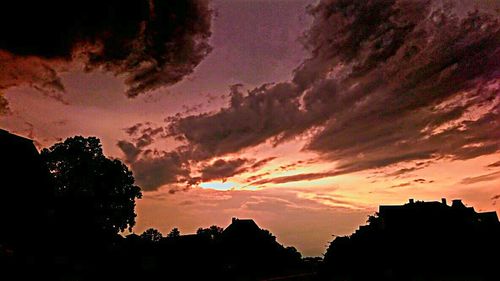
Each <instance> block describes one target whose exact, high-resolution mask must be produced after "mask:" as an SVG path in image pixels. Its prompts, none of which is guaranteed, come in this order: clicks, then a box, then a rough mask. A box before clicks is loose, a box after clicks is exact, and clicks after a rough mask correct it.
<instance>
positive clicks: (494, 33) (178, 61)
mask: <svg viewBox="0 0 500 281" xmlns="http://www.w3.org/2000/svg"><path fill="white" fill-rule="evenodd" d="M25 2H26V1H25ZM27 2H30V1H27ZM181 2H183V3H185V4H184V5H170V6H169V5H164V3H165V2H164V1H159V0H154V1H143V0H136V1H130V3H126V4H125V3H122V2H119V5H118V4H116V3H114V1H104V2H103V1H87V2H85V3H86V4H82V8H81V9H79V10H78V11H76V10H74V9H70V8H69V7H66V6H65V4H64V1H61V2H58V1H55V2H54V3H53V4H47V5H48V6H49V7H47V6H43V5H42V4H33V3H30V4H33V5H41V6H40V7H38V6H37V7H35V8H36V9H33V10H37V11H41V12H40V13H36V14H33V13H30V12H27V13H23V14H22V15H18V14H15V13H13V14H12V15H11V14H6V15H2V17H1V18H2V19H0V33H2V34H6V36H3V37H4V38H2V39H0V127H1V128H4V129H7V130H9V131H11V132H13V133H16V134H20V135H23V136H26V137H29V138H32V139H33V140H34V141H35V143H36V145H37V146H38V148H40V149H41V148H43V147H48V146H50V145H52V144H54V143H56V142H58V141H61V140H63V139H65V138H67V137H70V136H74V135H83V136H97V137H98V138H100V139H101V141H102V144H103V148H104V153H105V154H106V155H108V156H109V157H113V158H119V159H121V160H122V161H124V162H125V163H126V164H127V165H128V167H129V168H130V169H131V170H132V171H133V172H134V176H135V179H136V182H137V184H138V185H139V186H141V188H142V191H143V198H142V199H141V200H139V201H138V202H137V207H136V211H137V214H138V217H137V224H136V226H135V228H134V231H135V232H136V233H141V232H142V231H144V230H145V229H147V228H149V227H154V228H157V229H159V230H160V231H161V232H163V233H164V234H166V233H168V232H169V231H170V229H172V228H173V227H177V228H179V229H180V231H181V233H194V232H195V231H196V229H197V228H199V227H208V226H210V225H213V224H217V225H220V226H222V227H225V226H227V225H228V224H229V223H230V221H231V218H232V217H240V218H253V219H254V220H255V221H256V222H257V224H258V225H259V226H260V227H262V228H266V229H269V230H270V231H271V232H272V233H273V234H274V235H276V236H277V238H278V241H279V242H280V243H283V244H285V245H288V246H295V247H296V248H297V249H298V250H299V251H300V252H301V253H302V254H303V255H305V256H320V255H322V254H323V253H324V251H325V249H326V246H327V245H328V242H329V241H331V240H332V238H333V235H347V234H350V233H351V232H353V231H354V230H355V229H356V228H357V227H358V226H359V225H361V224H364V223H365V222H366V220H367V216H368V215H370V214H373V213H374V212H375V211H376V210H377V208H378V206H379V205H383V204H402V203H405V202H407V201H408V199H409V198H414V199H416V200H440V199H441V198H442V197H446V198H448V199H449V200H451V199H462V200H463V201H464V203H465V204H466V205H469V206H473V207H475V209H476V210H480V211H497V212H499V211H500V201H499V200H500V116H499V114H500V84H499V80H500V24H498V21H499V20H500V4H499V2H497V1H493V0H491V1H489V0H481V1H474V2H473V1H466V0H463V1H459V0H456V1H408V0H396V1H376V0H374V1H359V2H351V1H335V0H320V1H316V0H290V1H284V0H236V1H229V0H214V1H211V2H208V1H181ZM23 3H24V2H23V1H17V2H16V3H12V4H8V3H7V4H1V5H7V6H8V8H10V9H12V10H22V7H23V6H22V5H23ZM82 3H84V2H82ZM24 4H26V3H24ZM50 5H59V6H58V8H59V10H56V9H53V8H54V7H50ZM94 6H96V7H97V8H98V9H95V8H96V7H94ZM99 6H102V7H99ZM64 9H67V12H66V13H64V12H63V13H59V12H58V11H61V10H62V11H64ZM0 10H4V11H5V10H8V9H0ZM109 10H116V11H118V12H117V13H113V14H106V12H96V11H109ZM41 15H43V16H44V19H47V18H48V19H52V18H53V19H54V20H48V21H47V20H46V21H43V22H44V23H43V24H40V22H39V21H37V20H36V19H37V17H40V16H41ZM89 19H91V20H89ZM12 22H15V23H16V24H14V25H13V24H11V23H12ZM60 22H66V23H67V24H65V25H61V24H59V23H60ZM8 23H10V24H8ZM35 23H38V24H35ZM61 34H64V36H63V37H61V36H62V35H61ZM497 201H499V202H498V204H497Z"/></svg>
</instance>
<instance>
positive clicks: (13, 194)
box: [0, 130, 307, 280]
mask: <svg viewBox="0 0 500 281" xmlns="http://www.w3.org/2000/svg"><path fill="white" fill-rule="evenodd" d="M0 154H1V155H2V162H3V163H4V164H5V165H2V166H3V167H5V168H2V169H1V170H0V175H1V178H2V191H3V194H2V204H1V205H0V216H1V219H2V224H1V229H0V272H1V274H2V277H6V278H7V280H33V279H35V278H36V279H47V280H149V279H153V278H154V279H157V280H261V279H266V278H272V277H276V276H286V275H296V274H299V273H300V274H302V273H304V272H305V271H306V272H307V270H306V266H305V264H304V262H303V261H302V259H301V255H300V253H299V252H297V250H296V249H295V248H293V247H288V248H285V247H283V246H282V245H281V244H279V243H278V242H277V241H276V237H274V236H273V235H272V234H271V233H270V232H269V231H267V230H262V229H260V228H259V227H258V226H257V225H256V224H255V222H253V220H240V219H236V218H235V219H233V221H232V223H231V225H229V226H228V227H227V228H226V229H223V228H221V227H218V226H212V227H210V228H206V229H203V228H200V229H199V230H198V232H197V233H196V234H193V235H180V232H179V231H178V230H177V229H174V230H172V232H170V233H169V234H168V235H166V237H163V235H162V234H161V233H159V232H158V231H157V230H154V229H149V230H147V231H145V232H144V233H143V234H141V235H136V234H131V235H128V236H126V237H123V236H122V235H120V233H122V232H123V231H124V230H129V231H131V230H132V228H133V226H134V224H135V217H136V214H135V210H134V208H135V200H136V199H138V198H141V196H142V194H141V191H140V188H139V187H138V186H136V185H135V184H134V178H133V176H132V173H131V172H130V171H129V170H128V168H127V167H126V166H125V165H124V164H123V163H122V162H120V161H119V160H116V159H109V158H107V157H105V156H104V155H103V152H102V149H101V144H100V141H99V140H98V139H97V138H93V137H89V138H84V137H73V138H69V139H67V140H65V141H64V142H61V143H57V144H55V145H53V146H52V147H50V148H48V149H43V150H42V151H41V153H40V154H39V153H38V152H37V150H36V148H35V147H34V145H33V143H32V141H31V140H28V139H25V138H22V137H19V136H16V135H12V134H10V133H8V132H6V131H3V130H0ZM2 280H5V279H3V278H2Z"/></svg>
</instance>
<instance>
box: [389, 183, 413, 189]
mask: <svg viewBox="0 0 500 281" xmlns="http://www.w3.org/2000/svg"><path fill="white" fill-rule="evenodd" d="M410 185H411V182H404V183H401V184H396V185H392V186H390V187H389V188H398V187H405V186H410Z"/></svg>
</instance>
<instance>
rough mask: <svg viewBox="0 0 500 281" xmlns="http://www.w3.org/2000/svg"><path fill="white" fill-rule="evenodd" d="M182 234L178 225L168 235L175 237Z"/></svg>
mask: <svg viewBox="0 0 500 281" xmlns="http://www.w3.org/2000/svg"><path fill="white" fill-rule="evenodd" d="M179 236H181V232H180V231H179V229H178V228H177V227H175V228H173V229H172V230H171V231H170V233H169V234H167V237H169V238H173V237H179Z"/></svg>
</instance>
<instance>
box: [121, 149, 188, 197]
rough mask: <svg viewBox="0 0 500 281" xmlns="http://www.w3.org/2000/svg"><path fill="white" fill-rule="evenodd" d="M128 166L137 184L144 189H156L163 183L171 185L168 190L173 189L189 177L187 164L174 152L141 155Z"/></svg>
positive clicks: (163, 184)
mask: <svg viewBox="0 0 500 281" xmlns="http://www.w3.org/2000/svg"><path fill="white" fill-rule="evenodd" d="M130 167H131V168H132V170H133V171H134V176H135V179H136V181H137V184H138V185H139V186H140V187H141V189H142V190H144V191H152V190H157V189H158V188H160V187H162V186H165V185H171V187H172V188H171V189H170V190H175V188H177V185H178V184H179V183H186V182H187V181H188V180H189V179H190V168H189V166H187V165H186V162H185V161H184V159H183V157H182V155H179V154H178V153H176V152H168V153H167V152H164V153H161V154H160V155H154V156H143V157H141V158H140V159H137V160H136V161H135V162H133V163H132V164H131V165H130Z"/></svg>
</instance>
